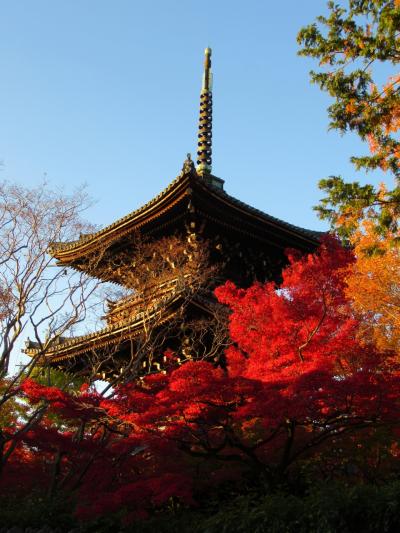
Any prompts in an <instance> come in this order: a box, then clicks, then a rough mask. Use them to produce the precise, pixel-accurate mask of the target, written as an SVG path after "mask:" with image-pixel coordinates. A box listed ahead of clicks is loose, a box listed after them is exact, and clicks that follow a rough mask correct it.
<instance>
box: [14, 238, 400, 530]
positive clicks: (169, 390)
mask: <svg viewBox="0 0 400 533" xmlns="http://www.w3.org/2000/svg"><path fill="white" fill-rule="evenodd" d="M352 261H353V255H352V253H351V252H350V251H349V250H346V249H344V248H342V247H341V246H340V244H339V243H337V242H336V241H335V240H333V239H328V240H326V241H325V242H324V243H323V244H322V246H321V247H320V249H319V250H318V252H317V253H315V254H312V255H308V256H305V257H299V256H297V255H296V254H295V253H293V254H291V255H290V256H289V266H288V267H287V268H286V269H285V270H284V272H283V281H282V283H281V284H280V285H279V287H277V286H276V285H275V284H274V283H272V282H271V283H266V284H255V285H254V286H252V287H251V288H249V289H239V288H237V287H235V286H234V284H232V283H230V282H227V283H226V284H225V285H224V286H222V287H220V288H218V289H217V290H216V296H217V298H218V299H219V301H220V302H221V303H223V304H226V305H227V306H229V308H230V310H231V314H230V326H229V327H230V335H231V339H232V341H233V344H232V346H231V347H230V348H229V349H228V350H227V352H226V364H225V365H224V367H216V366H214V365H213V364H211V363H209V362H206V361H193V362H188V363H185V364H184V365H182V366H181V367H178V368H176V367H173V366H171V369H170V370H169V371H168V372H167V373H165V374H162V373H158V374H152V375H148V376H147V377H145V378H144V379H143V380H141V381H140V382H131V383H128V384H125V385H124V386H120V387H118V388H117V389H116V390H115V391H114V393H113V395H112V396H111V397H109V398H103V397H102V396H101V395H100V394H98V393H97V392H96V391H95V390H94V389H90V388H89V389H88V388H84V389H83V390H82V391H81V392H80V393H79V394H72V393H71V394H69V393H67V392H62V391H60V390H58V389H56V388H55V387H45V386H42V385H38V384H37V383H35V382H34V381H32V380H27V381H26V382H25V383H24V384H23V386H22V393H23V394H24V395H25V396H26V397H27V398H28V399H29V401H30V402H31V403H33V404H38V403H39V402H46V403H47V404H48V405H49V410H48V413H47V416H46V417H44V418H43V419H42V420H41V421H40V423H39V424H37V426H35V427H33V428H32V429H31V430H30V431H29V432H27V433H26V434H23V435H22V436H21V437H20V440H21V442H20V446H19V450H20V453H21V450H26V451H27V452H29V453H30V454H31V456H32V455H33V456H35V457H36V458H37V457H38V456H40V457H42V458H43V460H42V461H41V463H40V461H39V463H40V464H39V466H38V468H39V467H40V468H41V469H42V471H43V472H45V474H46V475H47V485H48V487H49V489H48V490H49V492H50V493H52V492H54V491H56V490H68V491H70V492H71V493H73V494H79V502H80V504H79V506H78V509H77V512H78V514H79V515H80V516H81V518H87V517H92V516H98V515H101V514H105V513H110V512H116V511H121V510H125V511H124V512H125V518H126V519H127V520H130V519H132V518H141V517H144V516H146V515H147V514H148V513H149V512H152V511H153V510H154V509H155V508H158V507H162V506H164V505H166V504H167V503H168V504H171V502H174V501H176V500H180V501H181V502H183V503H184V504H185V505H193V504H195V503H196V502H199V501H201V499H202V497H203V496H204V495H206V494H208V493H209V491H210V490H211V488H212V487H214V488H215V487H218V486H226V484H227V483H229V484H230V486H231V487H232V486H236V487H238V486H239V485H240V484H243V483H244V482H246V483H253V484H254V483H260V482H263V483H264V484H267V486H269V487H273V486H276V485H277V484H279V483H282V482H283V481H285V480H286V479H287V478H288V477H290V476H291V475H293V473H296V472H298V471H299V469H300V467H301V465H304V464H306V463H309V462H310V461H315V462H318V460H319V459H320V458H321V456H324V457H325V463H326V464H327V465H328V464H330V465H333V468H339V467H340V465H341V464H343V462H345V461H346V460H348V459H349V458H350V457H352V456H353V457H356V454H357V453H358V455H359V450H360V447H362V448H363V449H367V448H368V442H373V446H377V445H379V446H381V447H384V448H385V450H386V455H387V457H391V459H392V460H393V461H395V460H397V458H396V455H397V454H396V453H395V451H394V452H393V453H392V454H390V450H391V449H392V451H393V450H396V449H397V448H396V442H397V437H396V433H395V432H396V430H397V429H396V428H397V426H398V409H399V395H398V390H399V385H400V380H399V368H398V362H397V359H396V354H395V353H393V352H389V351H378V349H377V348H376V347H375V345H374V344H372V343H371V342H370V341H368V340H364V339H362V338H361V337H360V331H362V329H361V328H360V320H361V319H360V318H359V317H357V316H356V315H355V314H354V312H353V309H352V305H351V301H349V300H348V298H347V297H346V294H345V289H346V283H345V274H344V272H345V270H346V267H347V266H348V265H349V264H350V263H351V262H352ZM169 357H170V359H173V356H172V355H171V354H169ZM54 415H56V418H54ZM382 428H384V429H385V440H384V442H383V441H382V442H381V443H378V444H376V438H374V437H375V436H376V434H377V432H378V431H381V429H382ZM371 446H372V444H371ZM15 458H16V459H15V461H11V464H10V471H11V470H13V473H14V475H15V472H16V471H18V467H19V466H21V464H22V463H21V459H20V457H19V456H18V455H17V454H16V455H15ZM29 460H30V459H29ZM354 460H355V459H354ZM36 461H37V459H36ZM369 466H371V465H369ZM7 475H8V474H7V472H6V471H5V472H4V473H3V479H4V478H5V477H6V476H7ZM360 475H362V473H361V474H360ZM224 484H225V485H224ZM237 490H239V489H237Z"/></svg>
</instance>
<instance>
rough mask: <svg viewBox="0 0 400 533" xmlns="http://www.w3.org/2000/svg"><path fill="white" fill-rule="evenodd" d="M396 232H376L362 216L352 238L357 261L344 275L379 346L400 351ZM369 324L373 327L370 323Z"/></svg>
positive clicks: (399, 269)
mask: <svg viewBox="0 0 400 533" xmlns="http://www.w3.org/2000/svg"><path fill="white" fill-rule="evenodd" d="M399 233H400V232H398V234H396V235H395V234H393V233H389V234H387V235H385V236H384V237H381V236H379V234H378V233H377V231H376V226H375V224H374V222H373V221H372V220H370V219H366V220H364V221H363V222H362V223H361V225H360V227H359V230H358V231H357V232H356V233H355V234H354V236H353V238H352V244H353V245H354V251H355V254H356V257H357V260H356V262H355V263H354V264H353V265H351V267H350V269H349V274H348V276H347V284H348V288H347V296H349V297H351V299H352V300H353V302H354V307H355V309H356V311H358V312H360V313H362V314H363V315H364V317H365V325H366V329H365V333H366V332H369V334H370V335H372V337H373V338H374V339H375V341H376V343H377V345H378V346H379V347H380V348H383V349H385V348H387V349H394V350H397V351H400V245H398V244H396V238H398V237H400V234H399ZM371 326H372V327H371Z"/></svg>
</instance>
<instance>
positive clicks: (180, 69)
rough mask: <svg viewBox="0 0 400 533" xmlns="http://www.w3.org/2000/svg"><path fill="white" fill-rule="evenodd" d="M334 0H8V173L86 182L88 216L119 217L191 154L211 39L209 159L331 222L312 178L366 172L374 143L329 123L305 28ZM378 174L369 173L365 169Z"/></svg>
mask: <svg viewBox="0 0 400 533" xmlns="http://www.w3.org/2000/svg"><path fill="white" fill-rule="evenodd" d="M325 9H326V7H325V2H324V1H322V0H307V1H303V2H298V1H296V0H289V2H269V1H265V0H259V1H255V0H248V1H246V2H243V1H237V0H229V1H227V0H218V1H215V2H208V3H204V2H198V1H193V0H168V1H165V0H151V1H144V0H142V1H140V2H139V1H136V0H130V1H129V0H114V1H111V0H108V1H105V0H69V1H68V2H67V1H64V2H63V1H61V0H59V1H54V0H35V1H34V2H32V1H31V0H18V1H16V0H2V1H1V13H2V24H1V31H0V73H1V83H0V159H1V160H3V163H4V165H3V168H2V171H1V172H0V179H1V178H3V179H8V180H10V181H17V182H19V183H22V184H25V185H34V184H37V183H39V182H40V181H41V180H43V178H44V177H46V179H47V180H48V181H49V182H50V184H51V185H52V186H54V187H64V188H65V190H66V191H67V192H70V191H72V190H73V189H74V188H76V187H78V186H79V185H81V184H83V183H86V184H87V187H88V192H89V194H90V195H91V196H92V197H93V198H94V200H95V204H94V205H93V206H92V207H91V208H90V210H89V211H88V213H87V218H88V219H89V220H90V221H91V222H93V223H95V224H99V225H105V224H109V223H111V222H112V221H113V220H115V219H116V218H119V217H121V216H123V215H125V214H126V213H128V212H130V211H132V210H133V209H136V208H137V207H139V206H140V205H141V204H143V203H144V202H146V201H148V200H149V199H150V198H152V197H153V196H155V195H156V194H157V193H158V192H160V190H161V189H163V188H164V187H165V186H166V185H168V183H169V182H170V181H171V180H172V179H173V178H174V177H175V176H176V175H177V174H178V173H179V171H180V168H181V166H182V162H183V160H184V159H185V155H186V153H187V152H192V154H195V151H196V128H197V117H198V106H199V92H200V85H201V75H202V63H203V51H204V48H205V47H206V46H210V47H212V49H213V72H214V93H213V97H214V129H213V133H214V141H213V173H214V174H215V175H217V176H219V177H221V178H223V179H224V180H225V181H226V183H225V188H226V190H227V192H228V193H230V194H232V195H233V196H236V197H237V198H240V199H241V200H243V201H245V202H247V203H249V204H251V205H253V206H255V207H258V208H259V209H262V210H264V211H266V212H268V213H270V214H272V215H274V216H277V217H280V218H282V219H284V220H287V221H289V222H292V223H295V224H297V225H301V226H304V227H309V228H313V229H324V228H325V227H326V225H325V224H323V223H322V222H320V221H319V220H318V219H317V217H316V214H315V213H314V212H313V211H312V206H313V205H315V204H316V203H317V201H318V199H319V198H320V196H321V192H320V191H319V190H318V188H317V181H318V180H319V179H321V178H323V177H326V176H328V175H331V174H336V175H337V174H341V175H343V177H345V178H347V179H350V180H351V179H354V178H355V177H357V179H359V180H361V181H364V179H363V176H362V175H359V176H356V175H355V172H354V170H353V168H352V166H351V165H350V163H349V157H350V156H351V155H352V154H355V153H357V154H360V153H362V152H363V151H365V150H366V147H363V146H362V145H361V143H360V142H359V141H358V139H357V138H355V137H353V136H349V135H347V136H345V137H340V136H339V134H338V133H337V132H328V118H327V113H326V107H327V105H328V104H329V99H328V97H327V96H326V95H323V94H321V93H320V91H319V89H318V88H317V87H315V86H312V85H311V84H310V82H309V76H308V71H309V70H310V69H311V68H312V67H313V66H314V65H313V63H312V62H311V61H310V60H306V59H304V58H300V57H298V56H297V55H296V52H297V44H296V34H297V32H298V30H299V29H300V27H301V26H302V25H305V24H307V23H309V22H312V21H313V20H314V18H315V17H316V16H317V15H319V14H321V13H322V12H324V11H325ZM371 180H372V178H371V177H368V181H371Z"/></svg>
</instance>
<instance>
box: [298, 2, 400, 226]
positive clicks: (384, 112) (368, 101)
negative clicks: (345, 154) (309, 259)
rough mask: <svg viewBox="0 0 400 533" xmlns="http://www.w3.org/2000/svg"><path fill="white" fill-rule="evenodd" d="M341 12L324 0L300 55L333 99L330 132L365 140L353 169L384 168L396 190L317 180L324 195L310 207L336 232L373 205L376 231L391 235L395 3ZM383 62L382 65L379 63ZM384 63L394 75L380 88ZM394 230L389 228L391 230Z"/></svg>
mask: <svg viewBox="0 0 400 533" xmlns="http://www.w3.org/2000/svg"><path fill="white" fill-rule="evenodd" d="M346 4H347V7H344V6H343V5H338V4H336V3H335V2H333V1H329V2H328V9H329V15H328V16H319V17H318V18H317V22H315V23H313V24H310V25H309V26H306V27H304V28H302V29H301V30H300V32H299V34H298V37H297V39H298V43H299V45H300V46H301V49H300V51H299V54H300V55H302V56H307V57H312V58H315V59H318V60H319V66H320V67H321V69H320V70H319V71H311V73H310V74H311V80H312V82H314V83H316V84H317V85H318V86H319V87H320V89H321V90H322V91H325V92H327V93H328V94H329V95H330V96H331V97H332V98H333V99H334V101H333V103H332V104H331V105H330V107H329V108H328V113H329V118H330V127H331V128H334V129H337V130H339V131H340V132H341V133H345V132H347V131H353V132H355V133H357V134H358V135H359V136H360V138H361V139H362V140H364V141H368V143H369V146H370V154H369V155H362V156H354V157H352V158H351V160H352V162H353V163H354V165H355V167H356V169H357V170H360V169H364V170H367V171H368V170H373V169H377V168H380V169H383V170H385V171H386V170H389V171H391V172H392V173H393V175H394V177H395V184H396V185H395V187H394V189H393V190H391V191H386V195H384V196H383V195H382V194H380V192H379V190H377V189H375V188H374V187H372V186H371V185H367V186H360V185H359V183H357V182H354V183H345V182H344V181H343V180H342V179H341V178H340V177H333V178H329V179H327V180H322V181H321V182H320V188H321V189H322V190H323V191H324V192H325V193H326V197H325V198H324V199H323V200H322V201H321V203H320V205H319V206H318V207H317V208H316V209H317V211H318V212H319V215H320V217H321V218H323V219H327V220H329V221H330V222H331V223H332V225H333V226H334V227H341V226H343V225H345V222H346V220H343V216H344V217H345V219H346V218H347V219H348V218H349V214H352V215H353V217H354V220H353V222H352V223H350V225H348V227H345V228H342V233H344V234H346V233H347V234H349V233H351V232H352V231H353V230H354V227H355V226H356V225H357V224H356V219H358V220H359V219H360V218H362V217H363V216H365V214H366V210H368V209H369V208H378V211H380V210H382V213H378V215H377V216H376V223H377V227H378V228H379V229H380V230H381V231H382V232H385V231H387V230H388V229H389V231H392V230H393V225H396V220H397V219H398V216H399V214H400V187H399V180H400V142H399V139H398V132H399V128H400V76H399V73H398V70H397V65H398V63H399V61H400V2H397V0H348V1H347V2H346ZM383 63H384V65H383ZM383 66H384V67H385V69H386V70H387V69H389V70H390V71H391V72H392V75H391V76H390V77H389V78H388V80H386V84H385V83H383V84H382V83H381V80H380V78H381V77H382V71H383ZM396 230H397V227H396V228H395V231H396Z"/></svg>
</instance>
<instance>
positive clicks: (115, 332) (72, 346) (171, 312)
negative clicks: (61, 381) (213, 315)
mask: <svg viewBox="0 0 400 533" xmlns="http://www.w3.org/2000/svg"><path fill="white" fill-rule="evenodd" d="M179 301H180V295H178V296H175V297H174V298H172V299H171V300H170V301H169V302H166V303H165V307H164V308H161V309H159V308H156V309H154V311H153V312H152V313H150V314H146V318H145V319H144V318H143V314H142V313H139V314H138V315H136V316H135V317H134V318H133V320H131V321H121V322H118V323H116V324H112V325H111V326H107V327H105V328H103V329H101V330H99V331H95V332H93V333H89V334H88V335H82V336H79V337H72V338H71V339H69V340H68V341H66V342H63V343H59V344H55V345H54V346H53V347H51V348H50V349H48V350H46V353H45V355H44V359H45V361H47V362H49V363H56V362H59V361H63V360H65V359H69V358H72V357H76V356H79V355H82V354H86V353H91V352H94V351H98V350H102V349H105V348H107V347H112V346H115V345H117V344H118V343H121V342H124V341H126V340H129V339H134V338H135V337H137V336H138V335H139V334H140V333H141V332H142V331H143V326H144V324H145V323H149V322H151V320H153V319H155V318H156V317H157V315H158V314H160V315H161V316H160V317H159V318H158V319H157V323H156V325H157V326H162V325H163V324H164V323H166V322H168V321H169V320H171V319H172V318H173V317H174V316H175V315H176V312H177V308H178V306H179ZM22 351H23V353H25V354H26V355H28V356H29V357H36V356H41V351H42V350H41V349H40V348H37V347H33V346H32V345H31V346H27V347H26V348H25V349H24V350H22Z"/></svg>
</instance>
